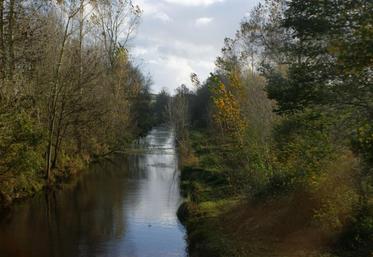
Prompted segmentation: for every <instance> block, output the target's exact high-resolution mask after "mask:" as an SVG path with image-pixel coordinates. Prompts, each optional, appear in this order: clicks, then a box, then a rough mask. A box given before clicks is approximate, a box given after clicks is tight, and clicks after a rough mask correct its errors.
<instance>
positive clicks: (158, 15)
mask: <svg viewBox="0 0 373 257" xmlns="http://www.w3.org/2000/svg"><path fill="white" fill-rule="evenodd" d="M152 16H153V17H154V18H155V19H158V20H161V21H163V22H169V21H171V20H172V19H171V17H170V16H168V14H167V13H164V12H156V13H154V14H153V15H152Z"/></svg>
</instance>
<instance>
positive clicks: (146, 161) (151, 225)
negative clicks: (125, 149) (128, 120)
mask: <svg viewBox="0 0 373 257" xmlns="http://www.w3.org/2000/svg"><path fill="white" fill-rule="evenodd" d="M138 146H140V147H141V146H142V147H144V146H146V147H147V148H149V149H152V150H151V151H148V152H146V153H143V154H136V155H132V156H130V157H128V158H121V159H118V160H116V161H115V162H112V163H111V162H110V163H109V162H108V163H104V164H100V165H97V166H95V167H93V168H92V171H91V172H89V173H87V174H86V175H85V176H84V177H82V178H81V179H80V180H79V182H78V183H77V185H76V186H74V187H73V188H71V189H67V190H64V191H61V192H57V193H55V194H49V195H47V196H38V197H35V198H34V199H33V200H31V201H29V202H27V203H24V204H21V205H19V206H17V207H16V208H15V209H14V211H13V213H12V215H10V216H9V218H5V219H4V218H3V219H2V220H1V221H0V257H18V256H25V257H34V256H35V257H46V256H48V257H54V256H56V257H62V256H63V257H65V256H66V257H74V256H82V257H84V256H87V257H91V256H99V257H101V256H102V257H104V256H105V257H106V256H107V257H168V256H186V253H185V248H186V243H185V240H184V236H185V231H184V229H183V227H182V226H181V225H180V223H179V222H178V220H177V218H176V210H177V207H178V205H179V204H180V201H181V199H180V193H179V186H178V185H179V183H178V176H179V174H178V170H177V156H176V155H175V147H174V138H173V132H172V131H171V130H169V129H166V128H157V129H154V130H153V131H151V132H150V133H149V135H148V136H147V137H146V138H144V139H142V140H140V142H139V144H138Z"/></svg>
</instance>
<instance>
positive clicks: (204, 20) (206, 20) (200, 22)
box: [195, 17, 214, 27]
mask: <svg viewBox="0 0 373 257" xmlns="http://www.w3.org/2000/svg"><path fill="white" fill-rule="evenodd" d="M213 20H214V18H212V17H201V18H198V19H196V21H195V24H196V26H198V27H200V26H204V25H207V24H209V23H211V22H212V21H213Z"/></svg>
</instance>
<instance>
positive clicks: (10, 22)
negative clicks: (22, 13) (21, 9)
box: [7, 0, 15, 81]
mask: <svg viewBox="0 0 373 257" xmlns="http://www.w3.org/2000/svg"><path fill="white" fill-rule="evenodd" d="M14 8H15V0H10V2H9V13H8V38H7V45H8V53H9V57H8V75H9V79H10V80H11V81H12V80H13V74H14V45H13V27H14V15H15V13H14Z"/></svg>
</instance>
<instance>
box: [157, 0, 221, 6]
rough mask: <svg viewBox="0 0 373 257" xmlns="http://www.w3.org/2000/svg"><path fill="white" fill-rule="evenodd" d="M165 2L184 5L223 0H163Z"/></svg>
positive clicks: (208, 3) (198, 4)
mask: <svg viewBox="0 0 373 257" xmlns="http://www.w3.org/2000/svg"><path fill="white" fill-rule="evenodd" d="M164 1H165V2H167V3H171V4H179V5H186V6H208V5H212V4H215V3H220V2H223V1H224V0H164Z"/></svg>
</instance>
